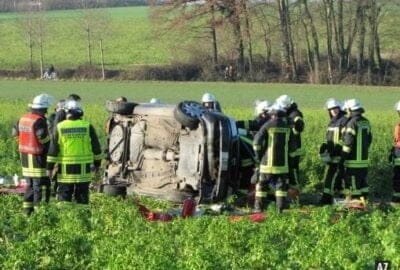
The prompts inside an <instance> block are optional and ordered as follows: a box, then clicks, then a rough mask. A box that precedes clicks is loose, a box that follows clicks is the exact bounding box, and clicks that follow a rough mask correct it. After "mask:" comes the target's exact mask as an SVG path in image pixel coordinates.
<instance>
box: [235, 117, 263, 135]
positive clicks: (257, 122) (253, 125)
mask: <svg viewBox="0 0 400 270" xmlns="http://www.w3.org/2000/svg"><path fill="white" fill-rule="evenodd" d="M263 114H264V116H263V117H262V116H261V115H259V116H257V117H256V118H254V120H240V121H236V126H237V127H238V128H244V129H246V130H248V131H255V132H257V131H259V130H260V128H261V127H262V125H264V124H265V123H266V122H267V121H268V120H269V119H270V116H269V115H268V114H267V113H263Z"/></svg>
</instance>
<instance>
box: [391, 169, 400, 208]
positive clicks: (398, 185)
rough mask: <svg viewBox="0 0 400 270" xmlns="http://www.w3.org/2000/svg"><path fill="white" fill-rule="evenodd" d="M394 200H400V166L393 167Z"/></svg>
mask: <svg viewBox="0 0 400 270" xmlns="http://www.w3.org/2000/svg"><path fill="white" fill-rule="evenodd" d="M392 187H393V200H394V201H400V166H394V168H393V182H392Z"/></svg>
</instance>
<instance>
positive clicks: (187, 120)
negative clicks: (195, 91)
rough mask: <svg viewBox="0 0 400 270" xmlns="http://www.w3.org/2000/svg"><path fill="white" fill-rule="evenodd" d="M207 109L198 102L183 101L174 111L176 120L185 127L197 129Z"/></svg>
mask: <svg viewBox="0 0 400 270" xmlns="http://www.w3.org/2000/svg"><path fill="white" fill-rule="evenodd" d="M204 112H205V108H204V107H203V105H201V104H200V103H199V102H197V101H182V102H180V103H178V105H176V107H175V110H174V116H175V119H176V120H177V121H178V122H179V123H180V124H181V125H182V126H184V127H188V128H190V129H196V128H197V126H198V125H199V121H200V119H199V118H200V117H201V116H202V115H203V113H204Z"/></svg>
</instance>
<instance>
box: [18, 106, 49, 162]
mask: <svg viewBox="0 0 400 270" xmlns="http://www.w3.org/2000/svg"><path fill="white" fill-rule="evenodd" d="M39 119H44V117H43V116H42V115H40V114H35V113H31V112H29V113H26V114H24V115H23V116H22V117H21V119H20V120H19V122H18V131H19V135H18V141H19V146H18V151H19V152H20V153H25V154H33V155H41V154H43V145H42V144H41V143H40V142H39V139H38V138H37V137H36V132H35V129H34V125H35V123H36V122H37V121H38V120H39Z"/></svg>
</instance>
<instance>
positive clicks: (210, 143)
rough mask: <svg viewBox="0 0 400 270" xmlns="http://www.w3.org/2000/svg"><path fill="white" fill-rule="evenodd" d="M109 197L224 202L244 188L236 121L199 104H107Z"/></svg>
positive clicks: (109, 102)
mask: <svg viewBox="0 0 400 270" xmlns="http://www.w3.org/2000/svg"><path fill="white" fill-rule="evenodd" d="M106 109H107V110H108V111H109V112H110V113H111V117H110V118H109V120H108V125H107V133H108V149H107V154H108V157H107V161H108V162H107V163H108V164H107V168H106V172H105V175H106V180H107V181H106V183H107V184H105V185H104V186H103V189H102V190H103V192H104V193H108V194H126V193H128V194H129V193H135V194H139V195H147V196H152V197H156V198H161V199H165V200H169V201H175V202H181V201H182V200H184V199H185V198H187V197H189V196H190V197H194V198H196V199H197V201H199V202H213V201H219V200H222V199H224V198H225V197H226V196H227V194H228V193H229V192H234V191H235V190H236V189H237V188H238V187H239V186H243V185H244V183H241V181H248V179H246V180H241V177H240V176H241V172H240V151H239V148H240V136H239V134H238V129H237V127H236V122H235V121H234V119H232V118H230V117H227V116H226V115H224V114H222V113H219V112H209V111H207V110H206V109H205V108H204V107H203V106H202V105H201V104H200V103H198V102H195V101H183V102H180V103H179V104H177V105H170V104H150V103H140V104H136V103H131V102H114V101H107V102H106Z"/></svg>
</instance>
